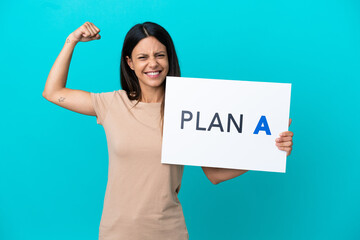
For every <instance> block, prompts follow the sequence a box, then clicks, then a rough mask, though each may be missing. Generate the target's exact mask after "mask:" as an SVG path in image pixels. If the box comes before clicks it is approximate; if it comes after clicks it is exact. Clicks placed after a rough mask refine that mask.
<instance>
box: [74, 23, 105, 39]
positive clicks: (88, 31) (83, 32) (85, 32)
mask: <svg viewBox="0 0 360 240" xmlns="http://www.w3.org/2000/svg"><path fill="white" fill-rule="evenodd" d="M99 32H100V29H99V28H97V27H96V26H95V25H94V24H93V23H91V22H86V23H84V24H83V25H82V26H80V27H79V28H78V29H76V30H75V31H74V32H72V33H71V34H70V35H69V38H70V39H71V40H72V41H74V42H89V41H92V40H99V39H100V38H101V37H100V34H99Z"/></svg>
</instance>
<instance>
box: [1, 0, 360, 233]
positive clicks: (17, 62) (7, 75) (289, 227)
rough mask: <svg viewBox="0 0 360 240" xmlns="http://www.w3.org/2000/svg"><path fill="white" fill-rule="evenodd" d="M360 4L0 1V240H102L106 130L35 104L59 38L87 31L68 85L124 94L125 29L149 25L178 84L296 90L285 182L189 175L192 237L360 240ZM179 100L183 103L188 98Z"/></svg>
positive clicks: (191, 171)
mask: <svg viewBox="0 0 360 240" xmlns="http://www.w3.org/2000/svg"><path fill="white" fill-rule="evenodd" d="M359 10H360V2H359V1H355V0H353V1H350V0H343V1H334V0H319V1H310V0H298V1H285V0H283V1H281V0H273V1H267V0H262V1H260V0H254V1H239V0H237V1H221V2H220V3H219V1H192V0H183V1H176V2H175V1H168V0H163V1H154V0H148V1H145V0H138V1H130V0H126V1H125V0H123V1H90V0H86V1H74V0H71V1H69V0H65V1H64V0H62V1H59V0H57V1H45V0H42V1H1V3H0V26H1V28H0V29H1V38H0V47H1V53H0V57H1V62H0V78H1V81H0V84H1V85H0V86H1V90H2V93H1V94H0V105H1V118H0V121H1V122H0V123H1V125H0V128H1V129H0V130H1V136H2V137H1V145H0V149H1V152H0V158H1V161H0V239H4V240H18V239H19V240H20V239H21V240H23V239H36V240H42V239H52V240H57V239H59V240H60V239H77V240H80V239H97V237H98V227H99V222H100V217H101V212H102V204H103V198H104V194H105V187H106V181H107V167H108V154H107V145H106V138H105V133H104V131H103V128H102V127H101V126H100V125H97V124H96V119H95V117H93V116H86V115H81V114H78V113H75V112H71V111H69V110H67V109H64V108H61V107H59V106H57V105H55V104H53V103H50V102H48V101H46V100H45V99H44V98H43V97H42V91H43V89H44V86H45V81H46V79H47V75H48V73H49V71H50V69H51V66H52V65H53V63H54V61H55V59H56V57H57V55H58V54H59V52H60V50H61V49H62V47H63V44H64V42H65V39H66V37H67V36H68V35H69V34H70V33H71V32H72V31H74V30H75V29H77V28H78V27H79V26H81V25H82V24H83V23H84V22H86V21H90V22H92V23H94V24H95V25H96V26H97V27H99V28H100V30H101V32H100V34H101V36H102V39H101V40H99V41H92V42H88V43H79V44H78V45H77V46H76V48H75V51H74V54H73V59H72V62H71V66H70V71H69V76H68V84H67V87H68V88H72V89H82V90H85V91H91V92H107V91H113V90H117V89H119V88H120V81H119V63H120V52H121V48H122V43H123V39H124V37H125V34H126V32H127V31H128V30H129V29H130V28H131V27H132V26H133V25H134V24H136V23H140V22H144V21H154V22H157V23H159V24H161V25H162V26H164V27H165V28H166V29H167V30H168V31H169V32H170V34H171V36H172V37H173V40H174V43H175V47H176V50H177V52H178V56H179V59H180V66H181V70H182V76H184V77H201V78H217V79H234V80H249V81H269V82H285V83H292V97H291V110H290V112H291V114H290V115H291V118H293V123H292V126H291V127H290V130H292V131H293V132H294V133H295V137H294V150H293V152H292V155H291V156H290V157H289V158H288V160H287V172H286V173H285V174H282V173H269V172H257V171H251V172H248V173H246V174H244V175H243V176H240V177H238V178H235V179H232V180H229V181H227V182H223V183H221V184H219V185H212V184H211V183H210V182H209V181H208V179H207V178H206V176H205V175H204V174H203V172H202V170H201V168H200V167H190V166H187V167H185V171H184V175H183V182H182V187H181V190H180V195H179V198H180V201H181V203H182V205H183V209H184V215H185V220H186V223H187V226H188V230H189V235H190V239H193V240H198V239H200V240H202V239H206V240H212V239H246V240H252V239H254V240H255V239H256V240H258V239H276V240H280V239H296V240H297V239H360V230H359V229H360V228H359V224H360V208H359V202H360V184H359V183H360V174H359V168H360V161H359V160H360V158H359V151H358V150H357V143H358V136H359V134H360V130H359V107H358V104H359V89H360V88H359V80H360V74H359V73H360V72H359V69H360V68H359V67H360V58H359V56H360V55H359V54H360V44H359V43H360V28H359V27H360V11H359ZM184 94H185V93H184Z"/></svg>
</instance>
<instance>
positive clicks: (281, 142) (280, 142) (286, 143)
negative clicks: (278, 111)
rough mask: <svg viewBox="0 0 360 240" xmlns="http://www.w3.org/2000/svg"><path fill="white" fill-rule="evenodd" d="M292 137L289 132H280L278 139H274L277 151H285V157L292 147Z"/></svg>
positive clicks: (292, 134)
mask: <svg viewBox="0 0 360 240" xmlns="http://www.w3.org/2000/svg"><path fill="white" fill-rule="evenodd" d="M291 121H292V120H291V118H290V119H289V127H290V124H291ZM293 136H294V133H293V132H291V131H286V132H282V133H280V137H278V138H276V139H275V142H276V146H277V147H278V149H279V150H282V151H286V154H287V155H286V156H289V155H290V153H291V150H292V145H293V141H292V137H293Z"/></svg>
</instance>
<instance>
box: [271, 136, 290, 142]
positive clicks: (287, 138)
mask: <svg viewBox="0 0 360 240" xmlns="http://www.w3.org/2000/svg"><path fill="white" fill-rule="evenodd" d="M287 141H292V137H278V138H276V139H275V142H287Z"/></svg>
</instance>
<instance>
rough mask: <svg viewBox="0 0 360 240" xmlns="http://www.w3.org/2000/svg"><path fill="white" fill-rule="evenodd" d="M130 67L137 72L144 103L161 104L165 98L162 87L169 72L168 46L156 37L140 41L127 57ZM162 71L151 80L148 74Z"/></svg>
mask: <svg viewBox="0 0 360 240" xmlns="http://www.w3.org/2000/svg"><path fill="white" fill-rule="evenodd" d="M126 61H127V63H128V65H129V67H130V68H131V69H132V70H134V71H135V74H136V76H137V78H138V79H139V83H140V88H141V92H142V99H140V101H142V102H161V101H162V99H163V97H164V88H163V86H162V84H163V82H164V80H165V77H166V75H167V74H168V72H169V61H168V55H167V52H166V46H165V45H163V44H162V43H161V42H159V41H158V40H157V39H156V38H155V37H147V38H144V39H142V40H140V41H139V43H138V44H137V45H136V46H135V48H134V49H133V51H132V53H131V57H129V56H126ZM151 71H161V72H160V74H159V76H157V77H155V78H151V77H150V76H148V75H147V74H146V73H147V72H151Z"/></svg>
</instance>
